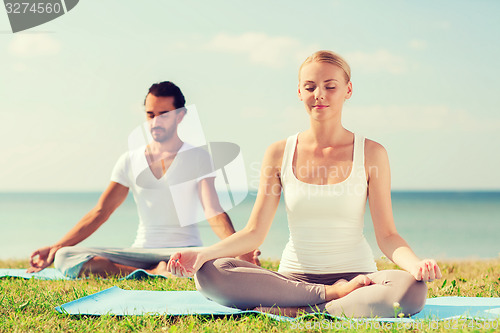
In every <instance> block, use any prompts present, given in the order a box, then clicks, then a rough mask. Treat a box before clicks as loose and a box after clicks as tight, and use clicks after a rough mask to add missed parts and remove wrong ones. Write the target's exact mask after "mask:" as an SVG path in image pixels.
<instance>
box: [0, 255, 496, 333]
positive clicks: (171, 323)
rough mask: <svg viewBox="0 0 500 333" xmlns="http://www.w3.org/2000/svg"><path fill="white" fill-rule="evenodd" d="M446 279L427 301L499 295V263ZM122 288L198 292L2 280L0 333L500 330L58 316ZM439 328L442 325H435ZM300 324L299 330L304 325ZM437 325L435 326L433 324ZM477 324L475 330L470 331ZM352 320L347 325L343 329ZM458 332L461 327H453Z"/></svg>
mask: <svg viewBox="0 0 500 333" xmlns="http://www.w3.org/2000/svg"><path fill="white" fill-rule="evenodd" d="M439 264H440V267H441V269H442V272H443V276H444V277H443V279H441V280H437V281H434V282H431V283H428V286H429V292H428V297H436V296H478V297H500V288H499V285H500V259H497V260H476V261H456V262H451V261H449V262H439ZM26 265H27V262H26V261H12V260H11V261H0V267H2V268H24V267H26ZM277 265H278V263H277V262H269V261H265V262H264V267H266V268H270V269H274V270H276V269H277ZM377 265H378V267H379V269H393V268H396V266H395V265H394V264H392V263H390V262H388V261H387V260H379V261H378V262H377ZM112 286H118V287H120V288H122V289H130V290H132V289H135V290H195V286H194V282H193V281H192V280H189V279H175V278H172V279H168V280H165V279H149V280H143V281H133V280H123V281H120V280H117V279H108V280H103V279H98V278H90V279H86V280H78V281H43V280H35V279H31V280H24V279H16V278H3V279H0V331H1V332H29V331H33V332H35V331H36V332H40V331H42V332H54V331H64V332H90V331H92V332H94V331H97V332H130V331H137V332H152V331H156V332H248V331H265V332H297V331H299V328H300V329H302V330H306V331H321V332H323V331H325V332H326V331H334V330H336V328H340V329H341V330H342V331H349V332H379V331H391V332H399V331H411V332H420V331H431V332H446V331H449V329H451V330H452V331H454V332H494V331H499V330H500V323H499V322H498V321H497V322H493V323H491V324H494V325H496V327H497V329H494V328H490V329H486V330H485V329H484V327H482V328H481V329H478V325H481V323H475V322H471V321H464V320H462V321H456V322H449V323H443V322H440V323H439V324H437V323H436V322H434V323H433V322H430V321H427V322H424V323H421V324H420V326H414V327H407V328H404V327H392V328H388V327H386V326H385V327H380V326H377V325H372V326H370V325H368V326H367V325H365V324H362V325H359V324H358V327H355V326H353V325H355V324H353V323H352V322H351V323H350V325H351V326H350V327H351V328H350V329H342V327H341V326H340V324H341V323H342V322H334V321H329V320H326V319H325V318H323V319H322V318H319V317H318V318H312V319H308V320H303V321H300V322H298V323H296V324H290V323H283V322H277V321H274V320H271V319H269V318H268V317H266V316H262V315H252V316H243V317H239V318H238V317H225V318H212V317H201V316H182V317H169V316H125V317H116V316H101V317H88V316H81V317H79V316H70V315H65V314H59V313H58V312H56V311H55V310H54V307H55V306H57V305H61V304H64V303H67V302H70V301H73V300H75V299H77V298H80V297H83V296H87V295H91V294H93V293H96V292H99V291H102V290H104V289H106V288H109V287H112ZM436 324H437V325H438V326H437V327H436ZM299 325H300V326H299ZM433 325H434V326H433ZM468 325H473V326H474V328H470V327H468ZM348 327H349V321H345V322H344V328H348ZM454 328H457V329H454Z"/></svg>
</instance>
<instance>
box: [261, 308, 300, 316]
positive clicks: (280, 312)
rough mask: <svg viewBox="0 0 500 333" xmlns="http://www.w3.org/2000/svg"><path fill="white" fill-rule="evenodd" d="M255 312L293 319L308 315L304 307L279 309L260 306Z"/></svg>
mask: <svg viewBox="0 0 500 333" xmlns="http://www.w3.org/2000/svg"><path fill="white" fill-rule="evenodd" d="M254 310H255V311H259V312H265V313H271V314H274V315H277V316H286V317H293V318H295V317H297V316H299V315H302V314H305V313H306V312H305V310H304V309H303V307H289V308H281V307H280V308H278V307H276V306H273V307H267V306H258V307H256V308H255V309H254Z"/></svg>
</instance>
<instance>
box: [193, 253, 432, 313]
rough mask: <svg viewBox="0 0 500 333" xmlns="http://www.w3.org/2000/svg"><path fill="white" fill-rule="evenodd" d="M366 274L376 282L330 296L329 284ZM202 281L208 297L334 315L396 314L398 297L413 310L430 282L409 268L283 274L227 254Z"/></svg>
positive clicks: (210, 265)
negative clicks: (342, 293)
mask: <svg viewBox="0 0 500 333" xmlns="http://www.w3.org/2000/svg"><path fill="white" fill-rule="evenodd" d="M359 274H366V275H367V276H368V277H369V278H370V279H371V280H372V281H373V282H375V284H372V285H369V286H365V287H361V288H359V289H356V290H354V291H353V292H351V293H350V294H348V295H347V296H344V297H342V298H339V299H336V300H332V301H329V302H326V301H325V285H331V284H333V283H335V282H336V281H337V280H339V279H346V280H351V279H352V278H354V277H356V276H357V275H359ZM195 281H196V286H197V288H198V290H199V291H200V292H201V293H202V294H203V295H205V297H207V298H209V299H211V300H213V301H216V302H217V303H220V304H223V305H226V306H234V307H237V308H240V309H253V308H255V307H258V306H266V307H270V306H277V307H300V308H301V309H303V310H304V311H306V312H328V313H329V314H331V315H333V316H343V315H345V316H347V317H374V316H378V317H394V303H395V302H398V303H399V305H400V307H401V310H400V311H401V312H403V313H404V314H405V315H413V314H415V313H418V312H420V310H422V308H423V307H424V305H425V300H426V296H427V285H426V284H425V282H421V281H416V280H415V278H414V277H413V276H412V275H410V274H409V273H408V272H406V271H401V270H383V271H378V272H373V273H341V274H280V273H276V272H273V271H270V270H266V269H264V268H261V267H259V266H256V265H253V264H250V263H248V262H246V261H242V260H238V259H234V258H221V259H216V260H211V261H208V262H206V263H205V264H204V265H203V266H202V267H201V269H200V270H199V271H198V272H197V273H196V275H195Z"/></svg>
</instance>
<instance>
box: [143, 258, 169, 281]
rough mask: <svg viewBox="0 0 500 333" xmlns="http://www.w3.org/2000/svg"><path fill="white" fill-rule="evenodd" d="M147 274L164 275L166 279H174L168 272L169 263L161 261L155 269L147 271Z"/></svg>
mask: <svg viewBox="0 0 500 333" xmlns="http://www.w3.org/2000/svg"><path fill="white" fill-rule="evenodd" d="M145 271H146V272H148V273H149V274H153V275H162V276H164V277H173V275H172V274H170V272H169V271H167V263H166V262H165V261H160V262H159V263H158V265H157V266H156V267H155V268H153V269H146V270H145Z"/></svg>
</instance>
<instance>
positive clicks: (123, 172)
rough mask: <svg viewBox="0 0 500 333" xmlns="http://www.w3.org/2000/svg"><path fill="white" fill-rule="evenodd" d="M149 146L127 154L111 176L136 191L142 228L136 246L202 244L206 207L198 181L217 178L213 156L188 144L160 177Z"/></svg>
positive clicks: (112, 179)
mask: <svg viewBox="0 0 500 333" xmlns="http://www.w3.org/2000/svg"><path fill="white" fill-rule="evenodd" d="M145 148H146V147H145V146H144V147H141V148H140V149H137V150H134V151H129V152H126V153H124V154H123V155H122V156H121V157H120V158H119V159H118V162H117V163H116V165H115V167H114V169H113V172H112V175H111V181H114V182H116V183H119V184H121V185H123V186H126V187H128V188H129V189H130V190H131V191H132V193H133V195H134V200H135V203H136V204H137V211H138V214H139V227H138V229H137V236H136V239H135V242H134V244H133V245H132V247H140V248H162V247H184V246H201V245H202V242H201V238H200V233H199V231H198V227H197V226H196V222H198V221H200V216H202V215H203V209H202V206H201V202H200V198H199V195H198V191H197V183H198V182H199V181H200V180H201V179H204V178H208V177H215V173H214V172H213V164H212V161H211V158H210V155H209V154H208V152H207V151H205V150H204V149H202V148H196V147H193V146H192V145H190V144H188V143H184V144H183V145H182V147H181V148H180V149H179V152H178V153H177V156H176V157H175V159H174V161H173V162H172V164H171V166H170V167H169V168H168V170H167V172H166V173H165V175H163V176H162V177H161V178H160V179H157V178H156V177H155V176H154V174H153V173H152V171H151V169H150V168H149V165H148V161H147V159H146V156H145ZM200 210H201V212H200ZM202 219H203V218H202Z"/></svg>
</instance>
